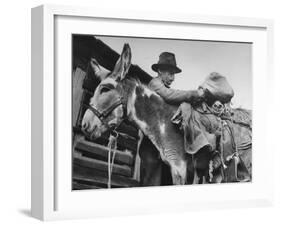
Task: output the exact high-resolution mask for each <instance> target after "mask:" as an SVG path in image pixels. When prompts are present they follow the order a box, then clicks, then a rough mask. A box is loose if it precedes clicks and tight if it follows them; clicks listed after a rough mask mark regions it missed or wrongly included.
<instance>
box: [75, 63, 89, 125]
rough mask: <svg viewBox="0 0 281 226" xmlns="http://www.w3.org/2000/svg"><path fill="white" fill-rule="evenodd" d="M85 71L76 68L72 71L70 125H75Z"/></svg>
mask: <svg viewBox="0 0 281 226" xmlns="http://www.w3.org/2000/svg"><path fill="white" fill-rule="evenodd" d="M85 75H86V74H85V72H84V71H82V70H81V69H80V68H76V70H75V71H73V73H72V126H76V125H77V121H78V120H79V119H78V116H79V111H80V104H81V100H82V96H83V89H82V84H83V80H84V78H85Z"/></svg>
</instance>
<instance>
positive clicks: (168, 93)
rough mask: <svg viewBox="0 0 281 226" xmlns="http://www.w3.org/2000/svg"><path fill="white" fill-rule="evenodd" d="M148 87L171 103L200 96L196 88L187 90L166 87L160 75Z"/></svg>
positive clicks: (186, 100)
mask: <svg viewBox="0 0 281 226" xmlns="http://www.w3.org/2000/svg"><path fill="white" fill-rule="evenodd" d="M148 87H149V88H150V89H152V90H153V91H155V92H156V93H157V94H158V95H160V96H161V97H162V98H163V99H164V100H165V101H166V102H167V103H169V104H180V103H182V102H191V101H192V100H193V99H194V98H195V97H198V92H197V91H194V90H192V91H185V90H177V89H171V88H168V87H166V86H165V85H164V83H163V81H162V79H161V78H160V77H159V76H157V77H156V78H153V79H152V80H151V81H150V82H149V84H148Z"/></svg>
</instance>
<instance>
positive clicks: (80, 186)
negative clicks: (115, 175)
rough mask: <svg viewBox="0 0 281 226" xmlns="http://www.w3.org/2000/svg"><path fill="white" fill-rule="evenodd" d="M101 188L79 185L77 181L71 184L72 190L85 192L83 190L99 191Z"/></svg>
mask: <svg viewBox="0 0 281 226" xmlns="http://www.w3.org/2000/svg"><path fill="white" fill-rule="evenodd" d="M100 188H102V187H98V186H94V185H89V184H83V183H79V182H78V181H73V182H72V190H85V189H100Z"/></svg>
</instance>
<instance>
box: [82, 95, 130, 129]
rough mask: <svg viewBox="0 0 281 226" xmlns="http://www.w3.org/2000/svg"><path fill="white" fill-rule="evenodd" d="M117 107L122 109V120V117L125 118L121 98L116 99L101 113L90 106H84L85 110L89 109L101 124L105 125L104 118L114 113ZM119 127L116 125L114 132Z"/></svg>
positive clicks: (124, 105)
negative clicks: (120, 106)
mask: <svg viewBox="0 0 281 226" xmlns="http://www.w3.org/2000/svg"><path fill="white" fill-rule="evenodd" d="M119 105H122V108H123V117H122V118H123V120H124V117H125V116H126V104H125V102H124V100H123V98H122V97H120V98H118V99H117V100H116V101H115V102H114V103H113V104H112V105H111V106H109V107H108V108H106V109H105V110H103V111H102V112H100V111H99V110H98V109H96V108H94V107H93V106H91V105H86V106H87V109H89V110H90V111H91V112H93V113H94V115H96V116H97V117H98V118H99V120H100V121H101V122H102V123H103V124H106V122H105V119H106V117H107V116H108V115H109V114H110V113H111V112H112V111H114V110H115V108H117V107H118V106H119ZM123 120H122V121H123ZM119 125H120V124H118V125H116V126H115V127H114V128H113V129H114V130H115V129H116V128H117V127H118V126H119Z"/></svg>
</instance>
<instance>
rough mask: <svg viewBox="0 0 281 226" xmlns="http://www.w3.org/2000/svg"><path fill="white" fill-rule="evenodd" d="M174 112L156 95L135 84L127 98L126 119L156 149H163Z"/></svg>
mask: <svg viewBox="0 0 281 226" xmlns="http://www.w3.org/2000/svg"><path fill="white" fill-rule="evenodd" d="M175 110H176V109H175V107H173V106H171V105H168V104H167V103H165V101H164V100H163V99H162V98H161V97H160V96H159V95H158V94H157V93H155V92H154V91H151V90H150V89H148V88H147V87H145V86H143V85H140V84H136V86H135V88H134V89H133V90H132V92H131V94H130V95H129V97H128V104H127V113H128V119H129V120H130V121H131V122H133V123H134V124H136V126H137V127H139V129H140V130H141V131H142V132H143V133H144V134H145V135H146V136H148V137H149V138H150V140H151V141H152V142H153V143H154V145H155V146H156V147H158V149H163V147H162V146H163V142H162V140H163V139H165V136H168V134H167V129H166V128H167V126H168V123H170V119H171V117H172V115H173V113H174V112H175ZM170 124H171V123H170Z"/></svg>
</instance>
